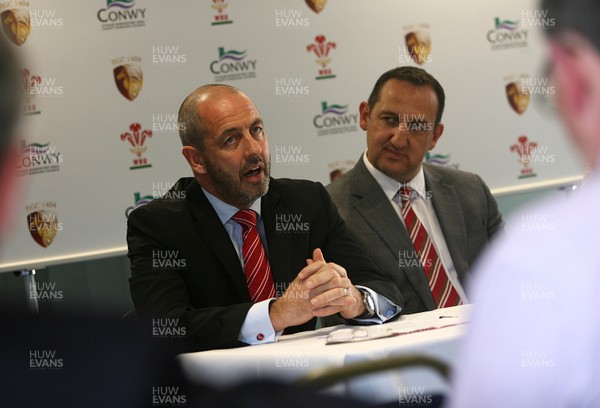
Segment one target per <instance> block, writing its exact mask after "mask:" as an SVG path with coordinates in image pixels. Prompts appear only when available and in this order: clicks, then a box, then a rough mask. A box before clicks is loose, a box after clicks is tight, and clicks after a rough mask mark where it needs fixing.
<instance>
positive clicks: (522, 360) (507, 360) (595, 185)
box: [449, 0, 600, 408]
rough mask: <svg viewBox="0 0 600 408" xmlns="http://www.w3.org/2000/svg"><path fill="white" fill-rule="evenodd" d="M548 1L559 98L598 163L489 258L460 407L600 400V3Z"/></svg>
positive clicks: (460, 366)
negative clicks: (577, 185) (533, 223)
mask: <svg viewBox="0 0 600 408" xmlns="http://www.w3.org/2000/svg"><path fill="white" fill-rule="evenodd" d="M541 9H542V10H541V12H540V13H539V15H540V16H544V17H540V18H544V20H543V21H541V22H540V23H544V25H543V27H545V30H546V34H547V37H548V40H549V52H550V62H551V67H552V71H551V74H550V75H551V81H552V84H553V86H554V87H555V99H556V106H557V107H558V109H559V111H560V114H561V116H562V119H563V121H564V123H565V125H566V128H567V129H568V132H569V134H570V136H571V139H572V140H573V141H574V142H575V144H576V145H577V147H578V148H579V150H580V152H581V154H582V156H583V158H584V159H585V161H586V162H587V163H589V165H590V166H591V168H592V172H591V174H590V175H589V176H588V177H587V179H586V180H584V182H583V184H582V186H581V187H580V188H578V189H577V190H576V191H574V192H571V193H570V194H568V195H566V196H565V195H560V196H556V197H552V198H549V199H546V200H544V202H543V203H541V204H534V205H532V206H530V207H528V208H527V209H524V210H523V211H522V213H524V214H532V215H534V216H535V218H536V219H540V220H543V221H541V222H540V224H539V228H532V227H531V225H529V224H528V225H523V222H522V220H521V218H520V217H518V216H517V217H514V219H513V220H512V221H511V222H509V223H508V224H507V233H506V234H505V235H504V236H503V237H502V238H501V239H499V240H498V241H497V242H495V243H494V245H493V246H492V247H490V250H489V251H488V253H487V254H486V256H485V257H483V258H482V259H481V263H480V265H479V267H478V272H477V273H476V278H475V279H474V281H473V294H474V295H473V297H474V301H475V305H474V310H473V314H472V316H471V322H470V324H469V326H468V331H467V335H466V338H465V341H464V343H463V345H462V352H463V355H462V358H459V359H458V361H457V362H456V365H455V368H454V373H455V378H454V383H455V384H454V385H455V389H454V393H453V395H452V397H451V403H450V404H449V406H450V407H457V408H459V407H488V408H496V407H498V408H500V407H502V408H504V407H527V408H538V407H539V408H546V407H553V408H567V407H579V408H584V407H589V408H591V407H598V406H600V387H599V386H598V378H599V377H600V366H599V365H598V362H599V361H600V317H599V315H598V310H600V296H598V290H599V288H600V252H599V251H598V243H599V242H600V217H599V216H598V206H599V204H600V174H599V167H600V30H599V26H598V21H599V20H600V2H598V1H597V0H546V1H542V3H541ZM536 11H537V10H536Z"/></svg>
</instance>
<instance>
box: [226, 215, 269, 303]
mask: <svg viewBox="0 0 600 408" xmlns="http://www.w3.org/2000/svg"><path fill="white" fill-rule="evenodd" d="M231 219H232V220H234V221H235V222H237V223H238V224H240V225H241V226H242V239H243V244H242V259H243V263H244V272H245V274H246V283H247V284H248V291H249V292H250V298H251V299H252V301H253V302H260V301H262V300H266V299H270V298H274V297H275V285H274V284H273V276H272V275H271V267H270V266H269V260H268V259H267V254H266V252H265V248H264V247H263V244H262V242H261V240H260V236H259V235H258V230H257V229H256V212H254V211H253V210H240V211H238V212H237V213H235V215H234V216H233V217H231Z"/></svg>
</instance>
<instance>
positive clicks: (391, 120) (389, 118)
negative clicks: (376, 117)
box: [383, 116, 399, 126]
mask: <svg viewBox="0 0 600 408" xmlns="http://www.w3.org/2000/svg"><path fill="white" fill-rule="evenodd" d="M383 121H384V122H385V123H386V124H388V125H392V126H396V125H397V124H398V122H399V120H398V117H397V116H384V117H383Z"/></svg>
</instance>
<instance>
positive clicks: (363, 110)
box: [358, 101, 370, 130]
mask: <svg viewBox="0 0 600 408" xmlns="http://www.w3.org/2000/svg"><path fill="white" fill-rule="evenodd" d="M358 112H359V119H360V128H361V129H362V130H367V123H368V122H369V114H370V112H369V104H368V103H367V102H364V101H363V102H361V103H360V106H359V107H358Z"/></svg>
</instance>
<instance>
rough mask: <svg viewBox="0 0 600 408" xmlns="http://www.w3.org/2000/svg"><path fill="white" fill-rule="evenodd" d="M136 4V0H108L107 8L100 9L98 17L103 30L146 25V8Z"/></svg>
mask: <svg viewBox="0 0 600 408" xmlns="http://www.w3.org/2000/svg"><path fill="white" fill-rule="evenodd" d="M134 6H135V0H106V8H103V9H100V10H98V13H97V14H96V17H97V18H98V21H100V22H101V23H102V29H103V30H112V29H115V28H133V27H144V26H145V25H146V21H145V18H146V9H145V8H134Z"/></svg>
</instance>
